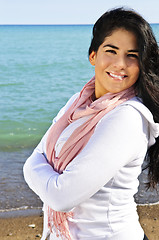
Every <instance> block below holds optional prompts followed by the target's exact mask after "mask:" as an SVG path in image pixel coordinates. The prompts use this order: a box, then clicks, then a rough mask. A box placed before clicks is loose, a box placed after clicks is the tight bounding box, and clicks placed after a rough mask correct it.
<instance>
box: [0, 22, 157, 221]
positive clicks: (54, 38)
mask: <svg viewBox="0 0 159 240" xmlns="http://www.w3.org/2000/svg"><path fill="white" fill-rule="evenodd" d="M151 26H152V29H153V32H154V34H155V36H156V39H157V41H159V24H151ZM92 28H93V26H92V25H0V217H7V216H15V215H20V214H22V215H25V214H26V215H28V214H35V213H36V212H39V211H41V208H42V202H41V200H40V199H39V197H38V196H37V195H36V194H35V193H33V192H32V191H31V190H30V189H29V187H28V186H27V184H26V183H25V181H24V177H23V165H24V162H25V161H26V159H27V158H28V157H29V156H30V154H31V153H32V151H33V149H34V148H35V147H36V145H37V144H38V142H39V141H40V139H41V138H42V136H43V134H44V133H45V132H46V130H47V129H48V127H49V126H50V125H51V123H52V119H53V118H54V117H55V116H56V114H57V113H58V111H59V110H60V108H61V107H62V106H64V105H65V103H66V102H67V100H68V99H69V98H70V97H71V96H72V95H73V94H74V93H76V92H78V91H80V90H81V88H82V86H83V85H84V84H85V83H86V82H87V81H88V80H89V79H90V78H91V77H92V76H93V75H94V68H93V67H92V66H91V65H90V63H89V60H88V48H89V45H90V42H91V37H92ZM139 179H140V186H139V191H138V193H137V194H136V195H135V201H136V202H137V203H138V204H148V203H152V204H154V203H157V202H158V201H159V193H158V191H159V187H158V189H157V191H156V190H155V191H152V190H148V191H147V190H146V187H145V183H146V182H147V170H145V171H143V172H142V174H141V175H140V177H139Z"/></svg>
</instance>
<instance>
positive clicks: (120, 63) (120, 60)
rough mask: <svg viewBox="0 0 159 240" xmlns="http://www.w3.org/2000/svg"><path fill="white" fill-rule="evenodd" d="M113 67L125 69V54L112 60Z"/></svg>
mask: <svg viewBox="0 0 159 240" xmlns="http://www.w3.org/2000/svg"><path fill="white" fill-rule="evenodd" d="M114 67H115V68H117V69H120V70H122V69H125V68H126V67H127V61H126V58H125V56H117V57H116V59H115V62H114Z"/></svg>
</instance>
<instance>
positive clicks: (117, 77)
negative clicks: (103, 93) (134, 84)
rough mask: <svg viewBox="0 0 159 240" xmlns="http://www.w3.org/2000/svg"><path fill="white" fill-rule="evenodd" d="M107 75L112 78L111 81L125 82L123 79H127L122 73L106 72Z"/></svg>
mask: <svg viewBox="0 0 159 240" xmlns="http://www.w3.org/2000/svg"><path fill="white" fill-rule="evenodd" d="M107 74H108V76H109V77H111V78H113V80H116V81H123V80H125V78H127V77H128V76H127V75H126V74H122V73H114V72H107Z"/></svg>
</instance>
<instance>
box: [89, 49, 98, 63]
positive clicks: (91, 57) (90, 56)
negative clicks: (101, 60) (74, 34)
mask: <svg viewBox="0 0 159 240" xmlns="http://www.w3.org/2000/svg"><path fill="white" fill-rule="evenodd" d="M95 60H96V52H94V51H92V52H91V53H90V55H89V61H90V63H91V64H92V66H95Z"/></svg>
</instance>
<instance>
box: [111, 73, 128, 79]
mask: <svg viewBox="0 0 159 240" xmlns="http://www.w3.org/2000/svg"><path fill="white" fill-rule="evenodd" d="M109 75H110V76H111V77H113V78H118V79H120V80H123V78H124V77H125V76H119V75H115V74H113V73H109Z"/></svg>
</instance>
